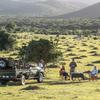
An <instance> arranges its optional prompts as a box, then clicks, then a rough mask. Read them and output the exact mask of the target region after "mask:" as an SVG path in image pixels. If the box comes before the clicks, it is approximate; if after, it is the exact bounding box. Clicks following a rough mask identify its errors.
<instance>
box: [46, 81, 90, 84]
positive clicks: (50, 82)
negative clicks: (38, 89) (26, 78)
mask: <svg viewBox="0 0 100 100" xmlns="http://www.w3.org/2000/svg"><path fill="white" fill-rule="evenodd" d="M86 82H88V80H86V81H62V82H61V81H47V82H45V83H46V84H48V85H66V84H69V85H70V84H78V83H81V84H82V83H86Z"/></svg>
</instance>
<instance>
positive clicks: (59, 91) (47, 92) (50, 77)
mask: <svg viewBox="0 0 100 100" xmlns="http://www.w3.org/2000/svg"><path fill="white" fill-rule="evenodd" d="M50 37H53V39H55V36H52V35H51V36H48V35H41V36H40V35H34V34H32V33H30V34H29V35H27V33H18V34H17V37H16V45H15V47H14V48H16V50H15V51H2V52H0V55H1V56H7V57H8V56H12V57H13V58H16V55H17V53H18V50H17V48H19V47H21V46H22V45H23V44H27V43H28V42H29V41H30V40H32V39H37V40H38V39H39V38H46V39H50ZM57 48H58V50H60V51H61V52H62V53H63V57H62V58H60V59H59V60H58V62H57V64H58V65H59V66H60V65H61V64H64V65H65V67H66V70H67V72H69V63H70V61H71V58H73V57H74V58H76V62H77V64H78V66H77V68H76V71H78V72H83V71H86V70H91V69H92V66H91V64H93V65H95V66H97V68H98V69H100V40H99V39H94V37H91V38H83V39H80V38H75V36H60V37H59V42H58V46H57ZM58 72H59V68H48V69H46V78H45V81H44V83H40V84H37V82H36V81H35V80H30V81H27V82H26V85H25V86H19V85H16V84H15V83H12V82H10V83H8V85H7V86H0V100H100V80H97V81H88V80H86V81H78V80H76V81H74V82H73V81H69V80H68V81H64V80H61V78H60V77H59V75H58Z"/></svg>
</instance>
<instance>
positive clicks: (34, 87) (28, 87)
mask: <svg viewBox="0 0 100 100" xmlns="http://www.w3.org/2000/svg"><path fill="white" fill-rule="evenodd" d="M40 89H43V88H41V87H39V86H27V87H25V88H22V89H21V90H40Z"/></svg>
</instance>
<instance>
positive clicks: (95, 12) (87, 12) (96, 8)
mask: <svg viewBox="0 0 100 100" xmlns="http://www.w3.org/2000/svg"><path fill="white" fill-rule="evenodd" d="M98 17H100V3H97V4H94V5H92V6H89V7H87V8H84V9H82V10H79V11H76V12H73V13H70V14H64V15H61V16H57V17H55V18H98Z"/></svg>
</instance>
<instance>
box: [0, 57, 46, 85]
mask: <svg viewBox="0 0 100 100" xmlns="http://www.w3.org/2000/svg"><path fill="white" fill-rule="evenodd" d="M27 79H36V80H37V82H38V83H41V82H43V79H44V71H43V69H41V68H39V67H34V66H32V65H30V64H25V63H23V62H22V61H20V60H9V59H6V58H0V83H1V84H3V85H5V84H7V83H8V82H9V81H14V82H19V83H20V84H21V85H25V80H27Z"/></svg>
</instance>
